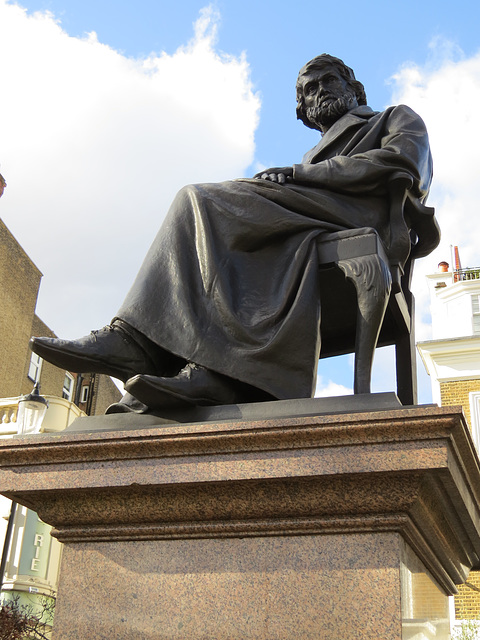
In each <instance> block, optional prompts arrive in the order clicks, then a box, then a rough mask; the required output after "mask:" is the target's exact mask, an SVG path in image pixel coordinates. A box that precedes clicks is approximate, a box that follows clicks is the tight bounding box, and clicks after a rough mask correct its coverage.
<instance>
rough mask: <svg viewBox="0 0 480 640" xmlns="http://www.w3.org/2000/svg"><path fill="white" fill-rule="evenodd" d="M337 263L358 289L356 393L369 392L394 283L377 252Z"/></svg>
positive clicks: (387, 267) (354, 387)
mask: <svg viewBox="0 0 480 640" xmlns="http://www.w3.org/2000/svg"><path fill="white" fill-rule="evenodd" d="M337 264H338V267H339V268H340V269H341V270H342V271H343V273H344V274H345V277H346V278H347V279H349V280H351V281H352V282H353V284H354V285H355V289H356V292H357V303H358V311H357V329H356V336H355V378H354V386H353V389H354V393H370V382H371V377H372V365H373V357H374V354H375V348H376V346H377V341H378V335H379V333H380V328H381V326H382V322H383V318H384V315H385V310H386V308H387V303H388V299H389V296H390V289H391V284H392V278H391V274H390V269H389V265H388V264H386V263H385V262H384V261H383V260H382V259H381V258H380V257H379V256H378V255H376V254H372V255H368V256H361V257H359V258H351V259H349V260H341V261H339V262H338V263H337Z"/></svg>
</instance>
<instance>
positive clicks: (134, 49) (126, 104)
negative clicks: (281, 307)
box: [0, 0, 480, 402]
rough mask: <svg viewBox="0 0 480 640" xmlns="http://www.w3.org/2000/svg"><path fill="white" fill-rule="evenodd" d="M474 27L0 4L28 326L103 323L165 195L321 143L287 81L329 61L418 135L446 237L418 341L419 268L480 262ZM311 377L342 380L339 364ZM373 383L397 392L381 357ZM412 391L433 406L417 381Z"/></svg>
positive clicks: (319, 13) (273, 11)
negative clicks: (29, 284)
mask: <svg viewBox="0 0 480 640" xmlns="http://www.w3.org/2000/svg"><path fill="white" fill-rule="evenodd" d="M19 7H23V8H24V11H21V10H20V9H19ZM35 12H37V13H35ZM45 12H47V13H45ZM199 20H200V22H198V21H199ZM195 23H197V24H196V26H195ZM479 24H480V5H479V3H477V2H473V1H471V2H465V1H460V2H456V3H451V2H431V1H423V2H421V1H420V2H419V1H417V2H411V1H402V2H397V1H396V0H391V1H389V2H388V1H383V2H368V1H364V2H362V3H356V2H352V1H347V2H343V3H332V2H330V3H326V2H319V1H318V0H316V1H313V0H312V1H310V0H309V1H305V2H298V3H295V4H294V3H292V2H285V1H282V0H280V1H278V2H270V1H265V2H262V3H259V2H252V1H250V0H245V1H242V2H233V1H232V2H222V1H218V2H214V3H212V4H210V5H208V3H207V2H196V1H193V0H183V1H182V2H177V3H175V2H161V1H156V2H154V1H147V0H137V1H136V2H130V1H129V2H126V1H125V2H124V1H116V2H114V1H113V0H110V1H106V0H92V1H90V0H83V1H82V2H78V0H48V1H47V0H35V1H33V0H28V1H27V0H24V1H21V2H19V3H17V5H14V3H12V2H9V1H8V0H0V55H1V58H2V89H1V90H2V100H1V101H0V123H1V127H0V171H1V172H2V173H3V174H4V176H5V178H6V180H7V183H8V188H7V190H6V192H5V196H4V198H2V201H1V202H0V215H1V217H2V218H3V220H4V221H5V222H6V224H7V225H8V226H9V228H10V229H11V231H12V232H13V233H14V235H15V236H16V237H17V239H18V240H19V241H20V243H21V244H22V245H23V246H24V248H25V249H26V251H27V252H28V253H29V255H31V257H32V258H33V260H34V261H35V263H36V264H37V266H38V267H39V268H40V269H41V271H42V272H43V273H44V279H43V283H42V289H41V296H40V300H39V306H38V313H39V315H40V316H41V317H42V319H43V320H44V321H45V322H47V324H48V325H49V326H50V327H51V328H52V329H53V330H54V331H56V332H57V333H58V334H59V335H62V337H77V336H78V335H83V334H85V333H88V331H89V330H90V329H93V328H97V327H98V326H100V325H102V324H105V323H106V322H108V321H109V320H110V316H111V315H113V314H114V312H115V310H116V308H117V306H118V305H119V304H120V303H121V300H122V297H123V295H124V294H125V292H126V290H127V288H128V286H129V284H130V282H131V279H132V278H133V275H134V273H135V271H136V269H137V268H138V265H139V264H140V262H141V259H142V257H143V254H144V252H145V250H146V248H147V247H148V244H149V242H150V240H151V238H152V234H153V233H155V232H156V230H157V228H158V226H159V225H160V223H161V220H162V218H163V215H164V213H165V211H166V208H167V206H168V202H169V201H170V200H171V198H172V196H173V194H174V193H175V191H176V189H178V188H179V187H180V186H181V185H182V184H185V183H189V182H196V181H206V180H208V181H218V180H223V179H227V178H229V177H231V178H233V177H239V176H241V175H246V176H248V175H251V174H253V173H255V172H256V171H257V170H258V168H259V167H261V166H283V165H289V164H292V163H294V162H298V161H299V160H300V159H301V157H302V155H303V153H304V152H305V151H306V150H308V149H309V148H311V147H312V146H314V144H316V142H317V140H318V134H316V133H315V132H313V131H311V130H308V129H306V128H305V127H304V126H303V125H302V124H301V123H299V122H297V121H296V119H295V90H294V87H295V80H296V75H297V73H298V70H299V68H300V67H301V66H302V65H303V64H304V63H305V62H306V61H307V60H309V59H310V58H312V57H314V56H315V55H318V54H319V53H322V52H328V53H331V54H333V55H336V56H338V57H340V58H342V59H344V60H345V62H346V63H347V64H349V65H350V66H352V67H353V68H354V70H355V73H356V75H357V78H358V79H360V80H361V81H362V82H363V83H364V85H365V88H366V92H367V97H368V101H369V104H370V105H371V106H372V107H373V108H374V109H378V110H380V109H382V108H384V107H385V106H387V105H389V104H393V103H395V102H398V101H402V102H407V104H410V106H412V107H413V108H414V109H415V110H417V111H418V112H419V113H420V115H422V117H423V118H424V119H425V121H426V122H427V126H428V128H429V130H430V132H431V138H432V149H433V151H434V162H435V167H436V182H434V188H433V189H432V195H431V199H430V202H431V204H434V205H435V206H436V208H437V213H438V217H439V219H440V222H441V224H442V228H443V231H444V240H443V244H442V246H441V248H440V249H439V253H437V254H435V255H434V256H432V257H429V258H427V259H424V260H423V261H422V263H421V264H420V265H419V267H418V268H416V276H415V278H416V280H415V283H416V284H415V287H416V290H415V292H416V296H417V302H418V308H419V314H418V336H419V338H421V339H427V338H428V337H429V334H428V325H429V317H428V297H427V295H426V287H425V286H424V282H423V281H424V275H425V273H430V272H432V271H434V270H435V268H436V264H437V263H438V261H439V260H440V259H447V260H448V259H449V245H450V244H458V245H459V246H460V248H461V255H462V256H463V258H464V260H466V261H467V262H468V261H470V263H471V264H472V266H473V264H476V263H478V261H479V260H480V256H479V255H478V254H479V252H478V250H477V248H476V245H477V242H476V241H475V237H478V236H476V235H475V234H476V231H479V230H480V229H478V228H477V225H478V223H477V222H476V219H475V220H474V221H473V222H472V220H473V218H472V211H474V210H475V208H478V206H477V202H476V197H477V196H476V192H475V188H474V186H475V175H476V169H475V171H474V170H473V168H474V167H476V166H479V164H478V160H479V159H478V151H477V150H476V147H478V146H480V145H478V144H477V145H475V144H472V142H473V143H475V140H476V141H477V142H480V140H479V137H480V136H479V134H478V127H476V126H475V124H476V123H477V121H478V116H477V114H476V111H478V109H477V108H474V107H473V106H472V104H473V105H475V104H478V98H479V95H478V94H479V92H480V36H479V35H478V25H479ZM92 32H94V33H95V34H96V36H93V35H88V34H92ZM213 100H215V102H216V103H217V104H220V105H221V106H223V107H225V109H222V112H221V113H220V112H218V110H216V109H215V110H214V109H213V108H212V102H213ZM446 112H447V113H446ZM452 116H454V117H455V121H460V123H461V125H462V126H461V127H459V128H458V129H452V126H451V124H452ZM457 131H458V132H460V131H461V132H462V135H460V134H459V133H457ZM187 148H188V153H186V149H187ZM437 176H438V177H437ZM132 219H134V220H135V222H136V224H132ZM464 222H465V224H463V223H464ZM468 226H469V227H470V228H469V230H468V229H467V227H468ZM125 252H127V253H128V258H125V257H122V256H125ZM321 375H322V378H321V380H320V386H322V387H325V388H329V389H330V390H332V389H333V390H335V389H337V390H338V389H340V390H341V389H342V388H349V387H351V384H352V369H351V359H350V358H344V359H342V360H341V361H340V362H336V363H330V364H329V365H328V367H327V368H326V369H324V370H322V374H321ZM332 384H333V385H340V386H339V387H338V386H337V387H335V386H333V387H332V386H331V385H332ZM329 385H330V386H329ZM374 389H375V390H378V391H383V390H392V389H393V376H392V360H391V355H383V354H381V355H379V357H378V358H377V362H376V365H375V374H374ZM420 392H421V393H420V398H421V400H422V401H424V402H426V401H429V398H430V391H429V382H428V378H427V376H426V375H424V374H422V377H421V385H420Z"/></svg>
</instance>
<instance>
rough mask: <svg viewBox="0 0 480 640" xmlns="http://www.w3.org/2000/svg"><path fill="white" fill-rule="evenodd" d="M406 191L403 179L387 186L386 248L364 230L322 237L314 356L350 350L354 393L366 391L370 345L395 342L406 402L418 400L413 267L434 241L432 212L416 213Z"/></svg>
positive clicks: (407, 181)
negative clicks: (316, 351)
mask: <svg viewBox="0 0 480 640" xmlns="http://www.w3.org/2000/svg"><path fill="white" fill-rule="evenodd" d="M410 186H411V180H410V179H409V178H405V177H403V176H399V177H395V178H394V179H393V180H392V181H391V182H390V183H389V190H388V191H389V202H390V242H389V243H388V246H384V244H383V243H382V241H381V240H380V237H379V236H378V234H377V232H376V231H375V229H372V228H369V227H365V228H362V229H352V230H347V231H339V232H336V233H329V234H325V235H322V236H321V239H320V240H319V241H318V256H319V263H320V297H321V305H322V319H321V334H322V349H321V353H320V358H327V357H331V356H335V355H341V354H345V353H352V352H354V353H355V373H354V393H370V384H371V372H372V364H373V358H374V354H375V349H376V347H377V346H386V345H395V359H396V377H397V395H398V398H399V400H400V401H401V403H402V404H404V405H409V404H415V403H416V401H417V383H416V378H417V376H416V353H415V333H414V298H413V295H412V293H411V291H410V283H411V277H412V271H413V263H414V260H415V258H417V257H422V256H425V255H428V253H430V252H431V251H432V250H433V249H434V248H435V247H436V246H437V245H438V242H439V240H440V233H439V229H438V226H437V225H436V222H435V220H434V216H433V214H434V209H433V208H431V207H425V206H423V205H422V207H421V208H420V209H419V207H418V205H417V206H415V208H414V206H413V202H414V199H413V198H410V194H409V188H410ZM387 256H388V257H387Z"/></svg>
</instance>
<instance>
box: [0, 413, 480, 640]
mask: <svg viewBox="0 0 480 640" xmlns="http://www.w3.org/2000/svg"><path fill="white" fill-rule="evenodd" d="M110 417H111V416H110ZM0 492H1V493H3V494H4V495H7V496H8V497H10V498H12V499H14V500H16V501H17V502H20V503H21V504H24V505H26V506H28V507H30V508H32V509H34V510H35V511H37V512H38V513H39V515H40V517H41V518H42V519H43V520H45V521H46V522H48V523H49V524H52V525H53V526H54V527H55V534H56V535H57V537H58V538H59V539H60V540H62V541H63V542H65V552H64V559H63V563H62V572H61V583H60V590H59V599H58V609H57V615H56V621H55V628H54V639H55V640H64V639H65V640H68V639H70V638H89V639H91V640H100V639H104V638H105V639H106V638H109V639H110V638H117V639H122V640H123V639H127V638H132V639H133V638H134V639H145V640H147V639H148V640H152V639H157V638H158V639H160V638H161V639H167V638H168V639H170V638H171V639H174V638H175V639H176V638H186V639H189V640H197V639H200V638H201V639H202V640H217V639H218V640H224V639H225V640H227V639H228V640H237V639H238V640H241V639H242V640H243V639H247V638H252V639H253V638H255V640H257V639H258V640H276V639H278V640H290V639H292V640H293V639H295V640H297V639H303V638H305V639H310V638H312V639H313V638H315V639H319V638H320V639H323V638H335V639H337V640H339V639H343V638H344V639H347V638H369V639H372V638H378V639H379V640H380V639H382V640H390V639H394V638H395V639H396V638H398V639H399V640H400V638H402V616H401V607H400V600H401V598H400V594H401V564H402V560H401V559H402V554H403V550H404V548H405V545H407V546H408V548H409V549H411V550H412V551H413V553H414V555H415V557H417V558H418V560H419V562H420V563H421V564H422V566H423V567H424V568H425V571H426V572H428V573H429V575H431V576H432V581H433V582H435V583H436V585H437V586H436V587H435V588H438V589H439V590H440V591H441V592H443V593H444V594H448V593H453V592H454V591H455V584H456V583H457V584H458V583H461V582H463V581H465V579H466V577H467V575H468V571H469V570H470V569H471V568H472V567H473V568H479V567H480V509H479V499H480V473H479V463H478V458H477V456H476V453H475V451H474V448H473V444H472V441H471V438H470V435H469V433H468V430H467V428H466V426H465V421H464V419H463V416H462V414H461V413H460V410H459V408H458V407H457V408H455V407H444V408H438V407H413V408H402V409H398V410H388V411H375V412H369V413H354V414H344V415H338V414H335V415H322V416H317V417H315V416H308V417H302V418H275V419H271V420H257V421H252V420H243V421H234V420H229V421H226V422H223V423H206V424H187V425H180V426H175V427H173V426H171V425H167V426H155V425H152V426H151V427H149V428H144V429H142V430H138V431H135V430H125V431H122V432H113V431H111V432H103V431H102V432H97V433H77V434H74V433H71V434H60V435H52V436H38V437H30V438H23V439H16V440H9V441H2V442H0ZM433 582H432V584H433Z"/></svg>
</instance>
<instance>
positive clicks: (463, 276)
mask: <svg viewBox="0 0 480 640" xmlns="http://www.w3.org/2000/svg"><path fill="white" fill-rule="evenodd" d="M462 280H480V267H475V268H474V269H455V271H454V272H453V281H454V282H461V281H462Z"/></svg>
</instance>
